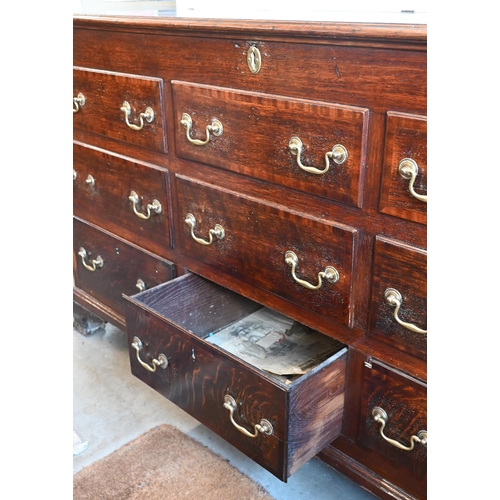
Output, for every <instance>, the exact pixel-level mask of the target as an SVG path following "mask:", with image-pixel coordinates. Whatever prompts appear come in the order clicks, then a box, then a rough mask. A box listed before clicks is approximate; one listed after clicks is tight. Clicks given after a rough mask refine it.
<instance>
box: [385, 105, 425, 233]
mask: <svg viewBox="0 0 500 500" xmlns="http://www.w3.org/2000/svg"><path fill="white" fill-rule="evenodd" d="M404 158H411V159H412V160H414V161H415V162H416V163H417V165H418V175H417V177H416V179H415V184H414V186H413V189H414V190H415V192H416V193H417V194H419V195H425V196H426V195H427V117H426V116H418V115H408V114H403V113H396V112H388V113H387V128H386V137H385V150H384V171H383V172H384V173H383V179H382V190H381V196H380V211H381V212H382V213H385V214H390V215H394V216H396V217H403V218H405V219H408V220H413V221H415V222H419V223H421V224H427V203H425V202H423V201H420V200H418V199H417V198H415V197H414V196H413V195H412V194H411V193H410V191H409V188H408V187H409V183H410V181H409V180H407V179H405V178H403V177H401V175H400V174H399V171H398V167H399V162H400V161H401V160H403V159H404Z"/></svg>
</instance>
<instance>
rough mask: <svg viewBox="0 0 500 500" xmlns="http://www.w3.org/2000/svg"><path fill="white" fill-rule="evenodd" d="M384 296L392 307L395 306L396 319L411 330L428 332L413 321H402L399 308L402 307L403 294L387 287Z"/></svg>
mask: <svg viewBox="0 0 500 500" xmlns="http://www.w3.org/2000/svg"><path fill="white" fill-rule="evenodd" d="M384 297H385V301H386V302H387V303H388V304H389V305H390V306H392V307H395V309H394V319H395V320H396V321H397V322H398V323H399V324H400V325H401V326H403V327H404V328H406V329H408V330H411V331H412V332H415V333H422V334H426V333H427V330H422V329H421V328H419V327H418V326H415V325H413V324H411V323H406V322H404V321H401V320H400V319H399V317H398V313H399V308H400V307H401V304H402V303H403V297H402V295H401V294H400V293H399V292H398V291H397V290H396V289H394V288H387V289H386V291H385V292H384Z"/></svg>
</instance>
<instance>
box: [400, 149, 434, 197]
mask: <svg viewBox="0 0 500 500" xmlns="http://www.w3.org/2000/svg"><path fill="white" fill-rule="evenodd" d="M398 170H399V175H401V177H403V179H407V180H408V179H410V185H409V186H408V188H409V189H410V193H411V194H412V196H414V197H415V198H416V199H417V200H419V201H423V202H424V203H427V196H426V195H424V194H418V193H416V192H415V190H414V189H413V184H415V179H416V178H417V174H418V165H417V162H416V161H415V160H412V159H411V158H403V159H402V160H401V161H400V162H399V166H398Z"/></svg>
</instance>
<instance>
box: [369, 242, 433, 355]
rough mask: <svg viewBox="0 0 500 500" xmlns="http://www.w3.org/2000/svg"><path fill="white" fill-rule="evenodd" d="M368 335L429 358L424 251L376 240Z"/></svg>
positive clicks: (425, 253) (425, 254)
mask: <svg viewBox="0 0 500 500" xmlns="http://www.w3.org/2000/svg"><path fill="white" fill-rule="evenodd" d="M398 304H399V305H398ZM398 320H399V321H398ZM400 322H402V323H403V324H401V323H400ZM369 335H370V336H372V337H373V338H375V339H377V340H380V341H382V342H385V343H387V344H389V345H392V346H395V347H397V348H398V349H401V350H402V351H406V352H409V353H411V354H413V355H414V356H417V357H419V358H421V359H426V358H427V252H426V251H425V250H421V249H418V248H414V247H409V246H407V245H404V244H402V243H399V242H396V241H391V240H386V239H383V238H380V237H379V238H377V239H376V241H375V256H374V262H373V283H372V296H371V304H370V326H369Z"/></svg>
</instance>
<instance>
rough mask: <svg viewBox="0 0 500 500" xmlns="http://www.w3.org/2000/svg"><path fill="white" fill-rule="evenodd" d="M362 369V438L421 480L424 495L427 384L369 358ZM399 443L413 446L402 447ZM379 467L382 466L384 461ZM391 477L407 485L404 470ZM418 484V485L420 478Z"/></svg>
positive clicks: (360, 438)
mask: <svg viewBox="0 0 500 500" xmlns="http://www.w3.org/2000/svg"><path fill="white" fill-rule="evenodd" d="M363 370H364V376H363V403H362V414H361V418H360V422H361V428H360V434H359V440H360V442H361V443H362V445H364V446H367V447H368V448H370V449H372V450H375V451H376V452H378V453H379V454H380V455H381V457H385V458H386V459H389V460H390V461H391V462H394V463H395V464H397V465H398V466H399V467H402V468H404V469H406V470H408V471H409V472H410V473H411V474H412V476H413V478H414V479H418V480H421V483H420V485H421V491H419V494H420V495H421V496H423V497H425V496H426V495H425V492H426V478H427V462H426V460H427V386H426V385H425V384H424V383H423V382H420V381H419V380H416V379H414V378H412V377H409V376H407V375H405V374H404V373H401V372H398V371H396V370H394V369H392V368H389V367H388V366H385V365H384V364H382V363H379V362H377V361H376V360H369V363H368V366H367V365H366V364H365V366H364V367H363ZM380 410H383V412H381V411H380ZM377 419H378V421H377ZM384 421H385V424H383V422H384ZM383 425H384V427H383V429H382V426H383ZM381 429H382V433H383V436H382V434H381ZM424 433H425V434H424ZM389 440H392V441H389ZM397 445H400V446H402V447H404V448H412V447H413V449H410V450H408V449H400V448H398V446H397ZM380 467H381V469H383V460H382V461H381V462H380ZM384 475H385V474H384ZM388 479H389V480H391V481H393V482H394V483H395V484H400V483H401V482H402V481H403V484H404V473H403V472H402V473H401V475H400V477H394V478H392V477H388ZM415 484H419V483H418V481H417V482H415Z"/></svg>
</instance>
